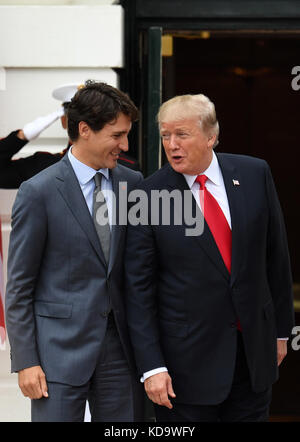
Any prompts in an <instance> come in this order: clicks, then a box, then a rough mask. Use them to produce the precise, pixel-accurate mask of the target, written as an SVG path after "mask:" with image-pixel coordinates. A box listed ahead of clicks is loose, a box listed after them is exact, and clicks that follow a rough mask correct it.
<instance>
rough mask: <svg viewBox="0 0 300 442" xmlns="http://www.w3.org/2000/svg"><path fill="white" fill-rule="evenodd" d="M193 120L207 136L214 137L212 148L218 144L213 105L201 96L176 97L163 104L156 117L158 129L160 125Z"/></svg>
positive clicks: (217, 126) (217, 130)
mask: <svg viewBox="0 0 300 442" xmlns="http://www.w3.org/2000/svg"><path fill="white" fill-rule="evenodd" d="M189 118H195V119H196V120H198V122H199V126H200V128H201V130H203V132H204V133H205V134H206V135H207V136H214V135H216V141H215V143H214V147H215V146H216V145H217V144H218V142H219V141H218V138H219V123H218V120H217V116H216V110H215V105H214V103H213V102H212V101H210V99H209V98H208V97H206V96H205V95H203V94H197V95H178V96H176V97H174V98H171V99H170V100H168V101H166V102H165V103H163V104H162V105H161V107H160V109H159V112H158V115H157V121H158V124H159V128H160V127H161V124H162V123H164V122H165V123H166V122H170V121H180V120H185V119H189Z"/></svg>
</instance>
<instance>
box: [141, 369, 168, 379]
mask: <svg viewBox="0 0 300 442" xmlns="http://www.w3.org/2000/svg"><path fill="white" fill-rule="evenodd" d="M164 371H168V369H167V368H166V367H159V368H154V370H150V371H146V373H144V374H143V376H142V377H141V379H140V381H141V382H144V381H145V380H146V379H147V378H150V376H153V375H154V374H157V373H162V372H164Z"/></svg>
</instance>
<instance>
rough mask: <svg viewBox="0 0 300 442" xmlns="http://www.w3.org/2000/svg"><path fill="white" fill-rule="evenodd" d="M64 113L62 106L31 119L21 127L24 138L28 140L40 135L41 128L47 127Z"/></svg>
mask: <svg viewBox="0 0 300 442" xmlns="http://www.w3.org/2000/svg"><path fill="white" fill-rule="evenodd" d="M63 115H64V108H63V107H61V108H60V109H58V110H57V111H55V112H52V113H51V114H49V115H45V116H44V117H39V118H36V119H35V120H33V121H32V122H31V123H27V124H25V126H24V128H23V132H24V135H25V138H26V139H27V140H28V141H31V140H34V139H35V138H36V137H38V136H39V135H40V133H41V132H43V130H45V129H47V127H49V126H50V125H51V124H52V123H54V121H56V120H57V119H58V118H60V117H62V116H63Z"/></svg>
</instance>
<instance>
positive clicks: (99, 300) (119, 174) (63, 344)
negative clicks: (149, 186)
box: [6, 82, 143, 421]
mask: <svg viewBox="0 0 300 442" xmlns="http://www.w3.org/2000/svg"><path fill="white" fill-rule="evenodd" d="M136 119H137V109H136V107H135V106H134V104H133V103H132V101H131V100H130V99H129V97H128V96H127V95H126V94H124V93H122V92H120V91H118V90H117V89H115V88H113V87H111V86H109V85H106V84H104V83H93V82H91V83H89V84H87V85H86V87H84V88H83V89H80V90H79V91H78V92H77V93H76V95H75V97H74V98H73V99H72V102H71V104H70V106H69V109H68V133H69V137H70V139H71V140H72V141H73V145H72V147H71V148H70V150H69V152H68V154H67V155H65V157H64V158H63V159H62V160H61V161H60V162H58V163H57V164H55V165H53V166H51V167H49V168H47V169H46V170H44V171H42V172H40V173H39V174H37V175H36V176H35V177H33V178H31V179H30V180H28V181H25V182H24V183H23V184H22V185H21V187H20V189H19V191H18V194H17V197H16V201H15V203H14V207H13V213H12V232H11V237H10V246H9V257H8V282H7V292H6V323H7V331H8V336H9V340H10V344H11V358H12V371H13V372H18V378H19V385H20V388H21V390H22V392H23V394H24V395H25V396H28V397H29V398H31V399H32V420H33V421H83V418H84V411H85V402H86V400H87V399H88V400H89V405H90V411H91V417H92V420H93V421H135V420H140V414H141V413H142V406H141V405H142V403H143V395H142V392H143V390H142V391H141V390H140V383H139V382H138V381H137V377H136V374H135V364H134V360H133V355H132V349H131V344H130V341H129V335H128V330H127V324H126V319H125V312H124V300H123V247H124V242H125V234H126V226H125V225H121V223H119V222H118V220H119V213H118V210H117V208H118V204H114V198H113V197H115V199H116V202H117V203H118V201H119V194H120V192H123V193H125V194H126V189H127V190H128V191H130V190H131V189H132V188H134V187H135V186H136V185H137V183H138V182H139V181H140V180H141V179H142V175H141V173H140V172H135V171H133V170H130V169H128V168H126V167H123V166H120V165H117V161H118V157H119V155H120V153H121V152H126V151H127V150H128V139H127V137H128V133H129V131H130V129H131V125H132V123H133V122H134V121H135V120H136ZM120 183H122V185H121V184H120Z"/></svg>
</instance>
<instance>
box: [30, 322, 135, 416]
mask: <svg viewBox="0 0 300 442" xmlns="http://www.w3.org/2000/svg"><path fill="white" fill-rule="evenodd" d="M74 369H76V368H75V367H74ZM47 385H48V393H49V397H48V398H41V399H36V400H32V401H31V418H32V421H33V422H83V421H84V414H85V406H86V401H87V400H88V402H89V408H90V413H91V421H92V422H134V421H140V420H142V419H143V389H142V386H141V385H140V383H139V381H138V379H135V378H133V376H132V374H131V372H130V370H129V368H128V363H127V360H126V359H125V355H124V351H123V348H122V346H121V342H120V338H119V334H118V331H117V328H116V325H115V322H114V319H113V314H110V317H109V320H108V325H107V330H106V335H105V338H104V342H103V346H102V348H101V352H100V356H99V359H98V362H97V365H96V368H95V371H94V373H93V375H92V377H91V379H90V380H89V381H88V382H87V383H86V384H84V385H81V386H72V385H66V384H60V383H56V382H48V383H47Z"/></svg>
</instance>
